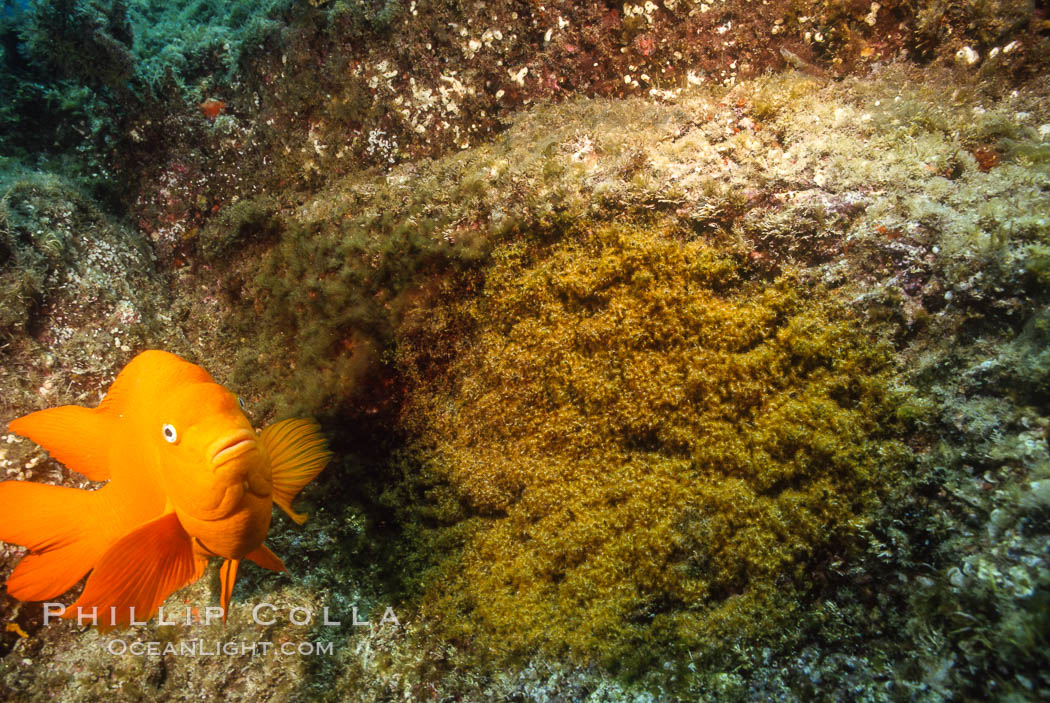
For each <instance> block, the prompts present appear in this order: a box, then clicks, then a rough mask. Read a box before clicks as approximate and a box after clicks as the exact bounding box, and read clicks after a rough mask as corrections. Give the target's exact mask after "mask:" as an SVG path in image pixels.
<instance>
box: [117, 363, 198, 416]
mask: <svg viewBox="0 0 1050 703" xmlns="http://www.w3.org/2000/svg"><path fill="white" fill-rule="evenodd" d="M187 382H189V383H194V382H199V383H213V382H214V381H213V379H212V377H211V375H210V374H209V373H208V372H207V371H205V370H204V369H202V368H201V367H200V366H197V365H196V364H191V363H190V362H188V361H186V360H185V359H180V358H179V357H177V356H175V355H174V354H172V353H170V352H166V351H161V350H160V349H147V350H146V351H144V352H140V353H139V354H137V355H136V356H135V358H134V359H132V360H131V361H129V362H128V363H127V365H125V366H124V368H123V369H121V370H120V373H118V374H117V377H116V378H115V379H113V383H111V384H109V388H108V389H107V390H106V396H105V397H104V398H103V399H102V402H101V403H99V406H98V409H99V410H105V411H109V412H112V413H114V414H117V415H119V414H121V413H123V412H125V411H127V410H129V409H130V408H131V407H132V405H133V403H134V400H133V399H134V398H135V397H136V395H138V393H137V391H139V390H140V389H145V390H146V392H150V391H153V392H155V391H157V390H161V389H165V388H170V387H172V386H174V385H176V384H178V383H187Z"/></svg>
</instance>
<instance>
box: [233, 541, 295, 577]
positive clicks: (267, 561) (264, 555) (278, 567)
mask: <svg viewBox="0 0 1050 703" xmlns="http://www.w3.org/2000/svg"><path fill="white" fill-rule="evenodd" d="M244 558H245V559H251V560H252V561H254V562H255V563H256V564H258V565H259V566H261V567H262V568H264V569H269V570H270V571H287V570H288V569H287V568H286V567H285V565H284V562H283V561H281V558H280V557H279V556H277V555H276V554H274V553H273V552H271V551H270V549H269V547H267V546H266V545H265V544H260V545H259V548H258V549H254V550H252V551H250V552H248V553H247V554H246V555H245V556H244Z"/></svg>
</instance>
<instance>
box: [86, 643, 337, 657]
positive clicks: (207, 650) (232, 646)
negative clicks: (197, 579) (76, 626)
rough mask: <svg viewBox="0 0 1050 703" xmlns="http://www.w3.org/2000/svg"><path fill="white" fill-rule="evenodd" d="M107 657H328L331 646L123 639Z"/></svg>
mask: <svg viewBox="0 0 1050 703" xmlns="http://www.w3.org/2000/svg"><path fill="white" fill-rule="evenodd" d="M105 648H106V651H107V652H109V653H110V654H113V655H116V656H120V655H123V654H130V655H132V656H135V657H162V656H176V657H222V656H225V657H246V656H250V657H265V656H284V657H292V656H300V657H310V656H331V655H332V652H333V651H334V643H332V642H313V641H309V640H305V641H302V642H280V643H276V642H266V641H261V640H260V641H256V642H218V641H208V640H198V639H191V640H183V641H181V642H158V641H155V640H154V641H147V642H139V641H133V642H128V641H127V640H123V639H113V640H110V641H109V642H108V643H106V645H105Z"/></svg>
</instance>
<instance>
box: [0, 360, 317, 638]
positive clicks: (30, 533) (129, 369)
mask: <svg viewBox="0 0 1050 703" xmlns="http://www.w3.org/2000/svg"><path fill="white" fill-rule="evenodd" d="M9 428H10V430H11V431H12V432H15V433H17V434H20V435H22V436H24V437H28V438H29V439H32V440H33V441H34V442H36V443H37V444H40V445H41V446H43V447H44V448H45V449H47V450H48V451H49V452H50V453H51V455H52V456H53V457H54V458H55V459H57V460H58V461H61V462H62V463H63V464H65V465H66V466H68V467H69V468H70V469H73V470H75V471H79V472H80V473H82V474H84V475H85V476H87V477H88V478H89V479H91V480H93V481H108V483H106V485H105V486H103V487H102V488H100V489H98V490H96V491H90V490H82V489H79V488H67V487H63V486H50V485H45V484H40V483H30V482H26V481H4V482H0V506H2V507H0V540H3V541H4V542H11V543H13V544H20V545H23V546H25V547H28V548H29V554H27V555H26V556H25V557H24V558H23V559H22V561H20V562H19V563H18V566H17V567H15V570H14V572H12V574H11V576H10V578H9V579H8V580H7V590H8V592H9V593H10V594H11V595H12V596H14V597H15V598H18V599H20V600H34V601H35V600H48V599H52V598H54V597H56V596H58V595H59V594H61V593H64V592H65V591H67V590H69V589H70V588H72V587H73V586H74V585H75V584H76V583H77V581H79V580H80V579H81V578H82V577H83V576H84V574H86V573H88V571H90V572H91V575H90V576H89V577H88V580H87V584H86V585H85V586H84V592H83V593H82V594H81V596H80V598H79V599H78V600H77V601H76V603H74V604H73V605H72V606H71V607H70V608H68V609H67V610H66V613H65V614H64V616H63V617H67V618H74V617H76V614H77V612H78V611H77V608H81V609H82V610H81V612H83V613H84V615H85V617H88V618H90V616H91V614H92V613H96V614H97V617H98V620H97V622H98V624H99V626H100V627H102V628H108V627H111V626H116V625H127V624H129V623H130V622H131V620H132V619H137V620H142V621H144V620H146V619H148V618H149V617H150V616H152V615H153V614H154V613H155V612H156V610H157V608H158V607H159V606H160V605H161V603H163V602H164V600H165V599H166V598H167V597H168V596H169V595H171V593H173V592H174V591H176V590H178V589H180V588H182V587H183V586H186V585H188V584H190V583H193V582H194V581H196V580H197V579H198V578H200V576H201V574H202V573H203V572H204V568H205V567H206V566H207V563H208V560H209V559H210V558H211V557H216V556H218V557H222V558H223V559H224V560H225V561H224V562H223V564H222V568H221V571H220V575H221V584H222V588H221V596H220V598H221V601H222V608H223V619H225V617H226V615H225V614H226V608H227V606H228V604H229V602H230V594H231V593H232V591H233V584H234V581H235V580H236V578H237V567H238V565H239V564H240V562H241V560H242V559H249V560H251V561H254V562H255V563H256V564H258V565H259V566H262V567H265V568H267V569H272V570H274V571H283V570H284V564H283V563H282V562H281V560H280V559H279V558H278V557H277V556H276V555H275V554H274V553H273V552H271V551H270V550H269V549H267V548H266V546H265V545H264V544H263V539H264V538H265V537H266V533H267V531H268V530H269V527H270V516H271V513H272V507H273V504H274V503H276V504H277V505H278V506H280V507H281V509H283V510H284V511H285V512H286V513H287V514H288V515H289V516H290V517H291V518H292V519H293V520H295V521H296V522H297V523H299V524H302V523H303V522H304V521H305V520H306V516H305V515H300V514H298V513H296V512H294V511H293V510H292V508H291V502H292V499H293V498H294V497H295V496H296V495H297V494H298V493H299V491H300V490H302V488H303V486H305V485H306V484H307V483H309V482H310V481H311V480H313V478H314V477H315V476H316V475H317V474H318V473H319V472H320V471H321V469H322V468H324V465H325V464H326V463H328V459H329V458H330V457H331V456H332V455H331V452H329V451H328V450H327V448H326V446H325V441H324V438H323V437H322V436H321V434H320V427H319V426H318V425H317V423H315V422H313V421H311V420H300V419H295V420H284V421H282V422H278V423H276V424H274V425H270V426H269V427H267V428H266V429H264V430H262V431H261V432H258V433H257V432H256V431H255V430H254V429H253V428H252V425H251V423H250V422H249V421H248V418H247V417H245V415H244V412H243V407H242V404H241V401H240V399H239V398H238V397H237V396H235V395H234V394H233V393H231V392H230V391H228V390H227V389H226V388H224V387H223V386H220V385H219V384H217V383H215V381H214V380H213V379H212V377H211V376H210V375H208V373H207V372H206V371H205V370H204V369H202V368H201V367H200V366H197V365H196V364H191V363H189V362H187V361H184V360H182V359H180V358H179V357H177V356H175V355H174V354H169V353H167V352H163V351H145V352H142V353H141V354H139V355H138V356H136V357H135V358H134V359H132V360H131V361H130V362H129V363H128V365H127V366H125V367H124V369H123V370H122V371H121V372H120V374H119V375H118V376H117V378H116V380H115V381H113V385H112V386H110V388H109V391H108V392H107V393H106V396H105V398H103V399H102V402H101V403H100V404H99V406H98V407H97V408H82V407H79V406H76V405H64V406H61V407H57V408H51V409H48V410H41V411H39V412H35V413H31V414H29V415H26V416H25V417H20V418H18V419H17V420H14V421H13V422H11V424H10V425H9ZM93 608H97V610H94V611H93V610H92V609H93ZM132 608H134V610H132Z"/></svg>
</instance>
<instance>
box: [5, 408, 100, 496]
mask: <svg viewBox="0 0 1050 703" xmlns="http://www.w3.org/2000/svg"><path fill="white" fill-rule="evenodd" d="M116 424H117V423H116V419H115V418H114V417H113V416H112V415H111V414H110V413H108V412H106V411H105V410H103V409H101V408H95V409H91V408H82V407H80V406H79V405H62V406H59V407H57V408H49V409H47V410H39V411H37V412H35V413H29V414H28V415H24V416H22V417H20V418H18V419H17V420H12V421H11V423H10V424H9V425H8V426H7V428H8V429H9V430H10V431H11V432H14V433H15V434H18V435H22V436H23V437H28V438H29V439H31V440H33V441H34V442H36V443H37V444H39V445H40V446H41V447H43V448H44V449H46V450H47V451H48V452H50V453H51V456H53V457H54V458H55V459H57V460H58V461H60V462H62V463H63V464H65V465H66V466H68V467H69V468H71V469H73V470H74V471H77V472H80V473H82V474H84V475H85V476H87V477H88V478H89V479H91V480H92V481H108V480H109V446H110V443H111V442H112V441H113V437H115V436H117V435H118V431H117V426H116Z"/></svg>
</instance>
